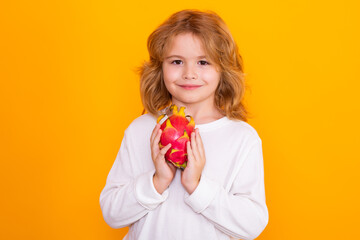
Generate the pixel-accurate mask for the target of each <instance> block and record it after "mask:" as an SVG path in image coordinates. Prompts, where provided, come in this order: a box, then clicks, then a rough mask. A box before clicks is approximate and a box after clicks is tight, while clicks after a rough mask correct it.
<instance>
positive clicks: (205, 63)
mask: <svg viewBox="0 0 360 240" xmlns="http://www.w3.org/2000/svg"><path fill="white" fill-rule="evenodd" d="M199 64H200V65H209V64H210V63H209V62H207V61H205V60H200V61H199Z"/></svg>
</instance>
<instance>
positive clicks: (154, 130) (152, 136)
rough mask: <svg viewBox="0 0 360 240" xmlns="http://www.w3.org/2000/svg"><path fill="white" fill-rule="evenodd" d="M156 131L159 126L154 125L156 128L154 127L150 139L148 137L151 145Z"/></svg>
mask: <svg viewBox="0 0 360 240" xmlns="http://www.w3.org/2000/svg"><path fill="white" fill-rule="evenodd" d="M158 129H160V124H156V126H155V127H154V129H153V131H152V133H151V137H150V142H151V143H152V142H153V141H154V138H155V136H156V134H157V132H158Z"/></svg>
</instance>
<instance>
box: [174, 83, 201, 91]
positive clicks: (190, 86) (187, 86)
mask: <svg viewBox="0 0 360 240" xmlns="http://www.w3.org/2000/svg"><path fill="white" fill-rule="evenodd" d="M179 86H180V87H182V88H184V89H187V90H192V89H197V88H199V87H201V85H191V84H186V85H179Z"/></svg>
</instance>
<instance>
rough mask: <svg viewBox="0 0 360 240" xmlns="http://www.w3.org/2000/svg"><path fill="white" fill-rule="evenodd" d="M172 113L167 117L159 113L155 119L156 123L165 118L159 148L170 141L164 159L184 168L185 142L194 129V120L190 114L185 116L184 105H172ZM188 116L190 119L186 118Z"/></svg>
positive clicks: (185, 159)
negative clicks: (169, 146)
mask: <svg viewBox="0 0 360 240" xmlns="http://www.w3.org/2000/svg"><path fill="white" fill-rule="evenodd" d="M170 110H172V115H171V116H169V117H168V118H167V119H166V118H165V116H166V114H163V115H161V116H160V117H159V118H158V119H157V123H159V122H160V121H161V120H163V119H166V120H165V121H164V122H163V123H162V124H161V125H160V129H161V130H162V134H161V137H160V142H159V146H160V149H161V148H163V147H165V146H166V145H168V144H169V143H171V148H170V149H169V150H168V151H167V152H166V153H165V159H166V160H167V161H169V162H170V163H172V164H173V165H174V166H176V167H178V168H180V169H182V170H183V169H185V168H186V164H187V161H188V159H187V149H186V143H187V142H188V141H190V136H191V133H192V132H193V131H194V128H195V122H194V119H193V117H191V116H190V115H186V116H185V107H180V110H179V111H178V107H177V106H176V105H172V106H171V107H170ZM187 117H189V118H190V121H189V120H188V119H187Z"/></svg>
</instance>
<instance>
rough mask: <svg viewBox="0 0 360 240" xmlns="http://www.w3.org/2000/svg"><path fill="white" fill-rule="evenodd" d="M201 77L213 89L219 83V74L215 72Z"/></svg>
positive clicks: (209, 72)
mask: <svg viewBox="0 0 360 240" xmlns="http://www.w3.org/2000/svg"><path fill="white" fill-rule="evenodd" d="M202 77H203V79H204V80H205V81H207V82H208V84H210V85H214V86H215V87H217V85H218V84H219V82H220V73H219V72H217V71H215V70H214V71H208V72H206V73H203V75H202Z"/></svg>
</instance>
